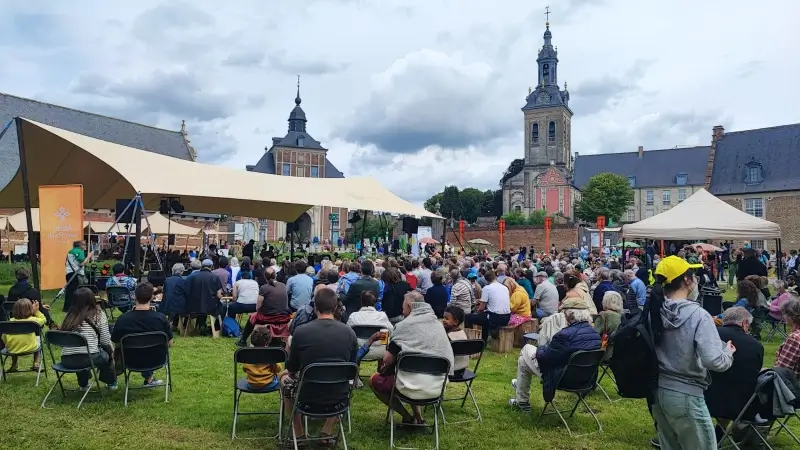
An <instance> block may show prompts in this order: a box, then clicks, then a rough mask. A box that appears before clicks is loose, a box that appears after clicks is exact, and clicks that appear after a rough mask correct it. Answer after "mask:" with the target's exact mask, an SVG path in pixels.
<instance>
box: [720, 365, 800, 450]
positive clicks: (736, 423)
mask: <svg viewBox="0 0 800 450" xmlns="http://www.w3.org/2000/svg"><path fill="white" fill-rule="evenodd" d="M764 375H767V376H764ZM777 376H778V375H777V374H776V373H775V372H772V371H769V373H766V372H765V373H762V375H760V376H759V382H758V383H757V384H756V388H755V390H754V391H753V395H751V396H750V399H749V400H748V401H747V403H746V404H745V405H744V407H743V408H742V410H741V411H740V412H739V414H738V415H737V416H736V419H734V420H733V421H731V422H730V423H729V424H728V426H727V427H726V428H725V433H724V434H723V435H722V437H721V438H720V439H719V441H718V444H717V448H720V449H721V448H727V447H725V446H723V444H724V442H725V440H726V439H727V440H728V441H730V443H731V446H733V447H734V448H736V449H737V450H739V449H741V447H740V446H739V444H741V442H736V441H735V440H734V439H733V432H734V430H736V431H737V432H741V430H742V429H744V430H746V431H748V432H752V433H755V436H756V437H758V439H759V440H760V441H761V443H762V444H764V446H765V447H766V448H768V449H770V450H771V449H772V446H770V445H769V443H768V442H767V437H769V433H770V432H771V431H772V427H773V426H774V425H775V424H778V431H777V432H776V433H775V435H776V436H777V435H778V433H780V431H781V430H782V429H785V430H786V432H788V433H789V435H790V436H791V437H792V438H794V440H795V442H797V443H798V444H800V440H798V438H797V436H795V435H794V434H793V433H792V432H791V430H789V428H788V427H786V422H788V421H789V419H790V418H791V417H792V415H789V416H787V417H786V420H784V422H783V423H781V421H780V417H778V418H775V420H774V421H773V422H772V423H771V424H770V426H769V429H768V430H767V433H766V436H765V435H763V434H761V432H760V431H759V430H758V426H757V425H756V423H755V422H754V421H753V417H752V416H754V415H755V411H753V410H751V406H752V405H753V403H754V402H759V398H758V397H759V393H761V392H762V391H763V392H765V393H766V392H767V391H768V390H769V389H772V388H773V383H774V381H775V378H776V377H777ZM746 415H747V416H749V417H747V418H745V416H746ZM793 415H794V416H796V415H797V413H796V412H795V413H794V414H793ZM742 426H744V427H743V428H742Z"/></svg>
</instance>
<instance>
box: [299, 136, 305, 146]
mask: <svg viewBox="0 0 800 450" xmlns="http://www.w3.org/2000/svg"><path fill="white" fill-rule="evenodd" d="M304 143H305V139H303V136H300V137H299V138H297V146H298V147H302V146H303V144H304Z"/></svg>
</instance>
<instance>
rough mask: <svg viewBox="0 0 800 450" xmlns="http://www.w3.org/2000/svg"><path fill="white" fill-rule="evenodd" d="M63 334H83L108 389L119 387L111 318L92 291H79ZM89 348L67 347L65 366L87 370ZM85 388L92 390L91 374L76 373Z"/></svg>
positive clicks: (81, 385)
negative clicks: (66, 332)
mask: <svg viewBox="0 0 800 450" xmlns="http://www.w3.org/2000/svg"><path fill="white" fill-rule="evenodd" d="M61 330H62V331H72V332H75V333H79V334H81V335H82V336H83V337H85V338H86V342H87V343H88V344H89V346H88V347H89V348H88V350H89V355H88V356H89V357H90V358H91V360H92V362H93V363H94V366H95V367H97V369H98V371H99V378H100V381H102V382H103V383H106V386H107V387H108V389H111V390H114V389H116V388H117V374H116V372H115V371H114V359H113V355H114V343H113V342H111V333H110V332H109V329H108V319H106V315H105V314H103V311H101V310H100V305H98V304H97V301H96V300H95V296H94V293H93V292H92V291H91V290H89V289H88V288H80V289H78V290H76V291H75V294H74V297H73V302H72V305H71V306H70V308H69V311H68V312H67V316H66V317H65V318H64V322H63V323H62V324H61ZM86 357H87V354H86V347H65V348H64V349H63V350H62V352H61V363H62V364H63V365H64V367H66V368H75V369H78V368H81V367H85V366H86V363H87V360H86ZM76 375H77V376H78V385H79V386H80V387H81V389H89V388H90V387H91V384H90V383H89V376H90V374H89V371H88V370H84V371H81V372H78V373H77V374H76Z"/></svg>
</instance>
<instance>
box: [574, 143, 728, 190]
mask: <svg viewBox="0 0 800 450" xmlns="http://www.w3.org/2000/svg"><path fill="white" fill-rule="evenodd" d="M709 151H710V147H688V148H670V149H666V150H645V151H644V154H643V156H642V157H641V158H640V157H639V152H626V153H603V154H599V155H578V156H576V157H575V167H574V176H573V184H574V185H575V187H577V188H578V189H583V186H585V185H586V183H588V182H589V179H590V178H591V177H592V176H594V175H596V174H598V173H602V172H611V173H617V174H620V175H624V176H626V177H636V185H635V186H634V188H635V189H640V188H648V187H665V186H678V184H677V177H678V174H681V173H683V174H686V175H687V182H686V185H687V186H701V185H703V184H705V180H706V169H707V167H708V154H709ZM717 155H719V153H717Z"/></svg>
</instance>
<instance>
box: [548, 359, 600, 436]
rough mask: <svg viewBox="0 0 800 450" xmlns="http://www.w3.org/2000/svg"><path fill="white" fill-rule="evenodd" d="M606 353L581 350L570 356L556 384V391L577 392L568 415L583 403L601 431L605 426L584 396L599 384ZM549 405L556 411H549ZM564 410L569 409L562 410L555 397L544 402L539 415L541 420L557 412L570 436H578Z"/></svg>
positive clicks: (570, 415) (571, 414)
mask: <svg viewBox="0 0 800 450" xmlns="http://www.w3.org/2000/svg"><path fill="white" fill-rule="evenodd" d="M605 353H606V352H605V350H603V349H598V350H581V351H577V352H575V353H573V354H572V355H571V356H570V357H569V361H568V362H567V366H566V367H565V368H564V372H563V373H562V374H561V378H560V379H559V380H558V384H556V391H563V392H570V393H572V394H575V397H576V399H575V404H574V405H573V406H572V409H571V410H569V416H568V417H572V416H573V415H574V414H575V410H577V409H578V405H580V404H583V406H584V407H585V408H586V411H588V412H589V414H591V415H592V417H593V418H594V421H595V422H596V423H597V431H600V432H602V431H603V426H602V425H600V420H599V419H598V418H597V416H596V415H595V413H594V411H592V409H591V408H589V405H588V404H586V401H585V400H584V398H585V397H586V395H587V394H589V393H590V392H592V390H593V389H594V388H595V386H597V371H598V367H599V366H600V362H601V361H602V360H603V357H604V356H605ZM548 406H551V407H552V408H553V410H554V411H553V412H547V407H548ZM562 412H567V410H563V411H560V410H559V409H558V407H557V406H556V404H555V398H553V400H551V401H549V402H546V403H545V404H544V408H542V413H541V414H540V415H539V419H538V420H539V421H541V420H542V417H544V416H545V415H550V414H557V415H558V417H559V418H560V419H561V422H562V423H563V424H564V426H565V427H566V428H567V431H568V432H569V435H570V437H577V436H576V435H574V434H573V433H572V430H571V429H570V428H569V424H568V423H567V421H566V419H564V416H563V415H561V413H562ZM587 434H588V433H587Z"/></svg>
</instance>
